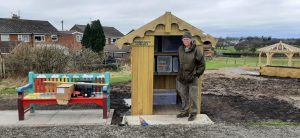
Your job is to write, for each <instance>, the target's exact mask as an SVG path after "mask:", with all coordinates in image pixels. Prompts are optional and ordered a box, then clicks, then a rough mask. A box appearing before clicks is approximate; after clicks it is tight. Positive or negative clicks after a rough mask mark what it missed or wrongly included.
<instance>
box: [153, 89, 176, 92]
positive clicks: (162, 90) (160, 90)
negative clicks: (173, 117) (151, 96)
mask: <svg viewBox="0 0 300 138" xmlns="http://www.w3.org/2000/svg"><path fill="white" fill-rule="evenodd" d="M153 91H154V92H176V89H153Z"/></svg>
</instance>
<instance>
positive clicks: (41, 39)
mask: <svg viewBox="0 0 300 138" xmlns="http://www.w3.org/2000/svg"><path fill="white" fill-rule="evenodd" d="M34 41H35V42H45V35H35V36H34Z"/></svg>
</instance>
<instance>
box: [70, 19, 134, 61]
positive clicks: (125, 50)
mask: <svg viewBox="0 0 300 138" xmlns="http://www.w3.org/2000/svg"><path fill="white" fill-rule="evenodd" d="M85 27H86V25H78V24H75V25H74V26H73V27H72V28H71V29H70V31H73V32H77V33H78V34H79V33H84V30H85ZM102 27H103V32H104V35H105V40H106V41H105V47H104V52H105V54H106V55H107V56H109V57H111V58H116V59H118V60H123V59H129V53H130V47H129V46H124V47H122V49H119V48H118V47H117V46H116V45H115V42H116V41H117V40H118V39H120V38H121V37H123V36H124V34H122V33H121V32H120V31H119V30H117V29H116V28H114V27H108V26H102Z"/></svg>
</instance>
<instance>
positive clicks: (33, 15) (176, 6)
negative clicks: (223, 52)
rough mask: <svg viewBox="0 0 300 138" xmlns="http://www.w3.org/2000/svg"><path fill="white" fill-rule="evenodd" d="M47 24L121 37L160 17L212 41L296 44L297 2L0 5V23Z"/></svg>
mask: <svg viewBox="0 0 300 138" xmlns="http://www.w3.org/2000/svg"><path fill="white" fill-rule="evenodd" d="M18 11H20V13H21V18H22V19H33V20H47V21H49V22H50V23H51V24H53V25H54V26H55V27H56V28H57V29H58V30H61V20H63V21H64V29H67V30H68V29H70V28H71V27H72V26H73V25H74V24H87V23H89V22H90V21H91V20H96V19H99V20H100V21H101V23H102V25H103V26H113V27H115V28H117V29H118V30H120V31H121V32H122V33H124V34H126V33H127V32H129V31H130V30H131V29H137V28H139V27H141V26H143V25H144V24H145V23H148V22H149V21H152V20H153V19H155V18H157V17H159V16H161V15H163V14H164V13H165V12H166V11H170V12H172V14H174V15H175V16H177V17H179V18H181V19H183V20H185V21H187V22H188V23H190V24H192V25H194V26H195V27H197V28H200V29H202V30H203V31H205V32H206V33H208V34H211V35H213V36H215V37H227V36H231V37H239V36H272V37H277V38H300V0H148V1H146V0H105V1H104V0H3V1H1V3H0V18H10V17H11V15H12V13H18Z"/></svg>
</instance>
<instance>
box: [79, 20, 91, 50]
mask: <svg viewBox="0 0 300 138" xmlns="http://www.w3.org/2000/svg"><path fill="white" fill-rule="evenodd" d="M91 34H92V32H91V27H90V24H87V25H86V27H85V29H84V33H83V36H82V40H81V44H82V45H83V46H85V47H86V48H91V47H92V46H91Z"/></svg>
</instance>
